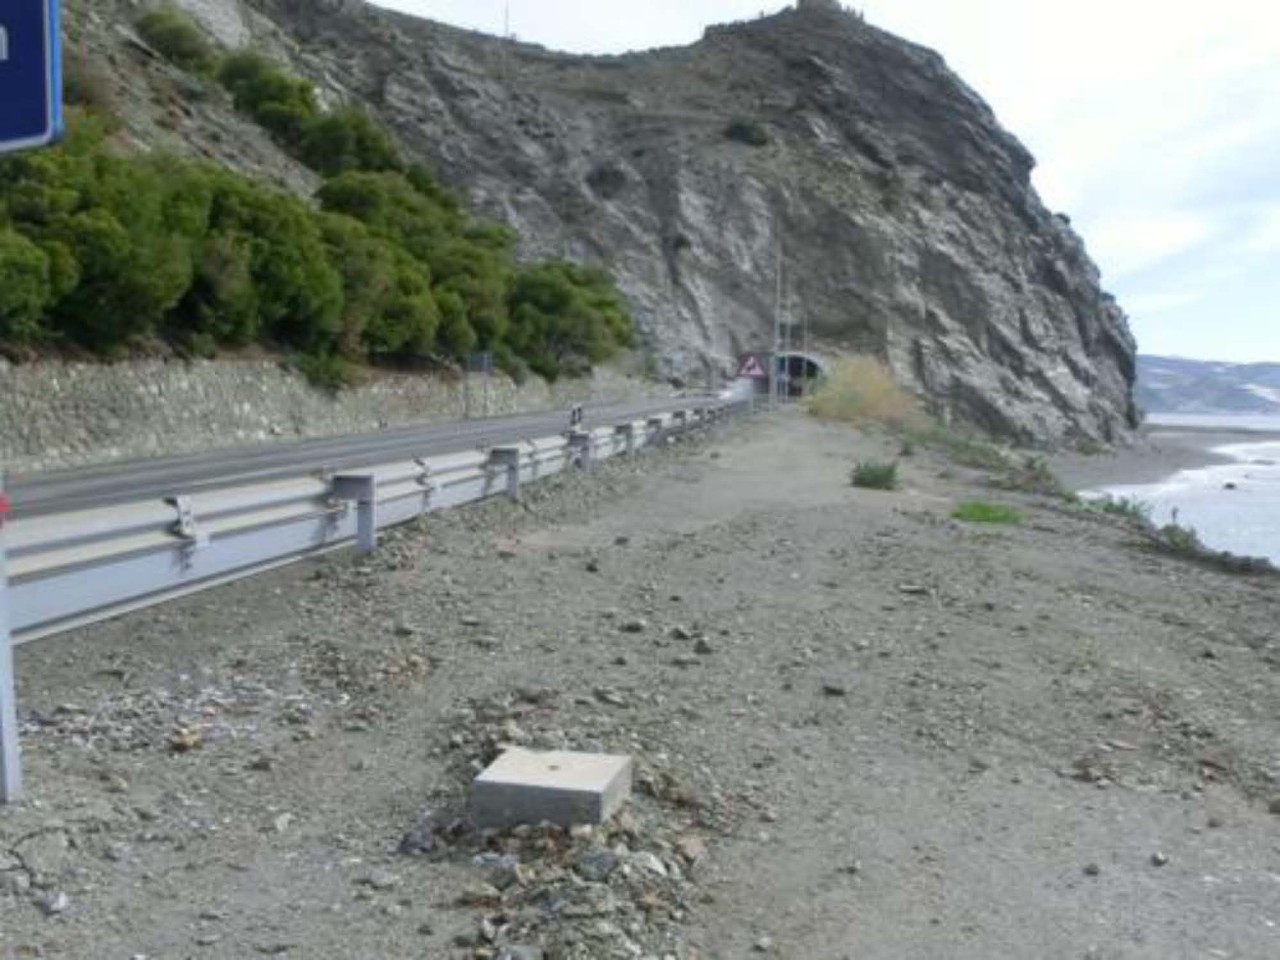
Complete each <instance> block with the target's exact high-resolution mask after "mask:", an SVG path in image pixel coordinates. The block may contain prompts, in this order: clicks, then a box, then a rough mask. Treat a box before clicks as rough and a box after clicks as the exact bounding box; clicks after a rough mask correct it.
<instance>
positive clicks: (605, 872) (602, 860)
mask: <svg viewBox="0 0 1280 960" xmlns="http://www.w3.org/2000/svg"><path fill="white" fill-rule="evenodd" d="M616 869H618V855H617V854H615V853H613V852H612V851H610V850H605V849H603V848H600V847H597V848H594V849H591V850H587V851H585V852H584V853H582V854H581V855H579V857H578V860H577V862H576V863H575V864H574V870H576V871H577V872H578V876H580V877H582V879H583V880H589V881H591V882H592V883H603V882H604V881H606V880H608V879H609V875H610V874H612V873H613V871H614V870H616Z"/></svg>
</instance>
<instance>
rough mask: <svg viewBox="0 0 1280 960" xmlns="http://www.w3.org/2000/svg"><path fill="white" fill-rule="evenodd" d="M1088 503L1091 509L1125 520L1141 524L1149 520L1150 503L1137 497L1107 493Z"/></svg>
mask: <svg viewBox="0 0 1280 960" xmlns="http://www.w3.org/2000/svg"><path fill="white" fill-rule="evenodd" d="M1088 503H1089V507H1090V508H1091V509H1094V510H1099V511H1101V512H1102V513H1106V514H1110V515H1111V516H1114V517H1124V518H1125V519H1126V520H1131V521H1133V522H1134V523H1141V524H1148V523H1150V522H1151V504H1149V503H1147V502H1146V501H1145V500H1139V499H1138V498H1137V497H1113V496H1110V495H1108V496H1104V497H1099V498H1098V499H1096V500H1092V501H1089V502H1088Z"/></svg>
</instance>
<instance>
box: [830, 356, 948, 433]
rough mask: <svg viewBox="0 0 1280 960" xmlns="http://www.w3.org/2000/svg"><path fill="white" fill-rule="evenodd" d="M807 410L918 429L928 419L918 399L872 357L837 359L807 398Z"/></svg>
mask: <svg viewBox="0 0 1280 960" xmlns="http://www.w3.org/2000/svg"><path fill="white" fill-rule="evenodd" d="M809 412H810V413H812V414H813V415H814V416H817V417H822V418H824V419H827V420H842V421H844V422H846V423H853V424H858V425H860V426H866V425H875V426H883V427H889V428H891V429H905V430H909V431H910V430H920V429H923V428H924V427H925V426H926V425H927V423H928V420H927V418H926V417H925V415H924V411H923V410H921V409H920V401H919V400H917V399H916V398H915V397H913V396H912V395H911V394H910V393H908V392H907V391H906V390H904V389H902V387H900V386H898V384H897V381H895V380H894V379H893V375H892V374H891V373H890V372H889V368H888V367H886V366H885V365H884V364H883V363H882V362H881V361H880V360H877V359H876V358H875V357H866V356H855V357H845V358H843V359H841V360H840V361H838V362H837V363H836V364H835V366H834V367H833V368H832V369H831V371H830V373H829V374H828V376H827V377H826V379H824V380H823V381H822V383H821V385H820V386H819V387H818V389H817V392H816V393H814V395H813V396H812V397H811V398H810V400H809Z"/></svg>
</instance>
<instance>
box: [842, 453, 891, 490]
mask: <svg viewBox="0 0 1280 960" xmlns="http://www.w3.org/2000/svg"><path fill="white" fill-rule="evenodd" d="M851 480H852V482H853V485H854V486H855V487H862V488H864V489H867V490H896V489H897V487H898V465H897V463H894V462H891V461H886V460H868V461H866V462H865V463H859V464H858V465H857V466H855V467H854V468H853V475H852V477H851Z"/></svg>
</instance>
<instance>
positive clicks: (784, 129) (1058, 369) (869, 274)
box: [77, 0, 1136, 441]
mask: <svg viewBox="0 0 1280 960" xmlns="http://www.w3.org/2000/svg"><path fill="white" fill-rule="evenodd" d="M86 5H87V6H88V7H90V8H92V9H93V11H96V12H97V13H98V15H99V17H98V19H99V21H100V22H99V27H100V28H105V29H96V30H94V31H84V32H83V33H92V36H91V37H88V38H87V39H88V41H89V43H90V44H91V45H93V44H96V45H97V46H98V48H99V49H100V51H103V52H105V53H106V54H107V55H108V56H110V57H112V58H114V59H115V60H117V61H119V60H121V59H122V58H125V57H128V58H130V59H135V60H136V59H137V58H136V57H135V56H134V53H133V52H131V49H132V50H136V47H132V48H130V44H131V43H132V41H131V40H130V39H129V38H128V37H127V31H124V30H122V29H121V28H120V25H119V23H118V21H119V19H120V14H121V12H122V11H128V10H136V9H138V7H137V5H135V4H132V3H125V2H124V0H77V6H79V7H80V8H82V9H84V8H85V7H86ZM180 6H182V7H184V8H186V9H187V10H188V11H189V12H190V13H191V14H193V15H194V16H195V17H197V18H198V19H199V20H200V21H201V22H202V23H203V24H205V26H206V28H207V29H208V30H209V31H210V32H211V33H213V34H214V35H215V36H217V37H219V39H220V40H222V42H224V43H227V44H234V45H245V44H252V45H255V46H259V47H262V48H264V49H266V50H268V51H270V52H271V53H272V55H273V56H277V57H279V58H280V59H282V60H284V61H285V62H287V63H288V64H289V66H290V68H291V69H293V70H295V71H296V72H298V73H299V74H301V75H303V76H306V77H307V78H308V79H310V80H311V81H312V82H313V83H316V84H317V85H318V86H319V88H320V89H321V91H322V93H323V94H324V96H325V97H327V98H329V99H331V100H332V101H333V102H335V103H348V104H354V105H357V106H360V107H362V108H364V109H366V110H368V111H369V112H370V113H372V114H373V115H374V116H376V117H377V118H378V119H379V120H381V121H382V122H383V123H384V124H385V125H386V126H387V127H388V128H389V129H391V130H392V131H393V132H394V133H395V135H396V136H397V138H398V139H399V140H400V142H401V144H402V145H403V146H404V148H405V149H406V151H407V152H408V153H409V154H410V155H411V156H413V157H415V158H416V157H421V158H424V159H426V160H428V161H429V162H430V163H431V165H432V166H433V168H434V169H435V170H436V171H437V172H438V173H439V174H440V175H441V177H442V178H443V179H445V180H446V182H448V183H450V184H452V185H453V186H454V187H456V188H458V189H460V190H463V191H465V192H466V193H467V194H468V195H469V196H470V197H471V198H472V200H473V202H474V203H475V205H476V206H477V207H478V209H479V210H480V211H481V212H482V213H484V214H486V215H488V216H491V217H494V218H496V219H498V220H501V221H503V222H505V223H507V224H509V225H510V226H512V227H513V228H514V229H515V230H516V231H517V233H518V235H519V236H520V238H521V239H520V246H519V249H520V252H521V254H522V255H524V256H526V257H529V258H535V257H537V258H542V257H549V256H557V257H559V256H568V257H570V258H572V259H575V260H582V261H586V262H591V263H598V264H601V265H604V266H606V267H608V268H609V269H610V270H611V272H612V273H613V274H614V276H615V277H616V278H617V280H618V283H619V285H620V287H621V289H622V290H623V292H624V293H625V294H626V295H627V297H628V300H629V302H630V304H631V307H632V312H633V313H634V315H635V316H636V318H637V320H638V323H639V326H640V330H641V333H642V336H643V337H644V339H645V342H646V343H647V344H648V345H649V347H650V348H651V349H652V350H653V351H654V353H655V355H656V357H657V359H658V361H659V365H660V367H661V369H662V370H663V371H664V372H665V373H667V374H669V375H672V376H678V377H682V378H686V379H693V380H695V381H697V382H701V381H702V380H703V378H704V377H706V376H708V375H711V374H716V373H719V374H727V373H730V372H731V371H732V369H733V360H734V357H735V355H736V354H738V353H741V352H746V351H749V350H759V349H764V348H767V347H768V344H769V337H770V336H771V330H772V326H773V306H774V299H775V289H776V286H777V270H776V267H775V264H776V262H777V259H778V251H779V249H781V250H782V252H783V256H782V260H783V266H784V273H785V280H784V289H785V291H786V296H787V299H788V307H789V308H790V309H791V310H793V311H794V312H795V313H796V314H797V315H799V314H803V315H804V316H805V317H806V319H807V321H808V326H809V329H810V331H811V332H812V334H813V338H814V344H815V348H816V349H817V350H818V351H819V352H822V353H826V354H839V353H843V352H864V353H870V354H873V355H876V356H878V357H880V358H881V359H883V360H884V361H885V362H886V363H887V364H888V365H889V367H890V368H891V369H892V371H893V373H894V375H895V376H896V377H897V378H898V379H899V380H900V381H901V382H903V383H904V384H905V385H907V386H908V387H910V388H911V389H913V390H915V391H916V392H917V393H919V394H920V395H922V396H923V397H925V398H926V400H927V402H928V405H929V407H930V409H931V410H932V412H933V413H935V414H936V415H937V416H938V417H939V418H940V419H941V420H943V421H951V420H957V421H964V422H968V423H973V424H976V425H978V426H980V427H983V428H985V429H987V430H989V431H991V432H993V433H997V434H1001V435H1005V436H1009V437H1012V438H1016V439H1021V440H1027V441H1039V440H1047V441H1059V440H1065V439H1071V438H1092V439H1101V440H1114V439H1123V438H1124V437H1125V436H1127V435H1128V433H1129V431H1130V430H1131V429H1132V427H1133V426H1134V424H1135V423H1136V409H1135V408H1134V406H1133V403H1132V397H1131V386H1132V382H1133V377H1134V373H1135V371H1134V361H1133V356H1134V352H1135V349H1136V347H1135V344H1134V342H1133V338H1132V335H1131V333H1130V332H1129V329H1128V326H1127V322H1126V319H1125V317H1124V314H1123V311H1122V310H1120V308H1119V307H1118V305H1117V304H1116V303H1115V301H1114V299H1113V298H1111V297H1110V296H1109V295H1108V294H1106V293H1105V291H1103V290H1102V288H1101V286H1100V280H1099V276H1098V271H1097V268H1096V267H1095V266H1094V265H1093V263H1092V262H1091V261H1090V260H1089V258H1088V255H1087V252H1086V251H1085V249H1084V245H1083V242H1082V241H1081V240H1080V238H1079V237H1078V236H1077V235H1076V234H1075V233H1074V232H1073V231H1072V230H1071V228H1070V225H1069V222H1068V221H1067V220H1066V218H1065V217H1061V216H1058V215H1055V214H1052V213H1050V212H1049V211H1047V210H1046V209H1045V208H1044V206H1043V205H1042V204H1041V203H1040V200H1039V198H1038V196H1037V195H1036V194H1035V191H1034V189H1033V187H1032V185H1031V181H1030V174H1031V170H1032V168H1033V166H1034V160H1033V159H1032V157H1031V155H1030V154H1029V153H1028V152H1027V150H1026V149H1025V147H1023V146H1022V145H1021V143H1019V142H1018V141H1017V139H1016V138H1015V137H1014V136H1013V135H1012V134H1009V133H1008V132H1007V131H1005V130H1004V129H1003V128H1002V127H1000V125H999V123H998V121H997V120H996V118H995V116H994V114H993V113H992V111H991V109H990V107H988V106H987V105H986V103H985V102H984V101H983V100H982V99H981V97H979V96H978V94H977V93H976V92H974V91H973V90H972V89H970V88H969V87H968V86H967V85H965V84H964V83H963V82H962V81H961V80H960V79H959V78H958V77H956V76H955V74H954V73H952V72H951V71H950V69H949V68H948V67H947V66H946V64H945V61H944V60H943V59H942V57H940V56H939V55H938V54H936V53H934V52H933V51H930V50H927V49H926V48H923V47H920V46H918V45H916V44H912V43H908V42H907V41H903V40H901V39H899V38H897V37H894V36H893V35H891V34H888V33H886V32H885V31H882V30H879V29H878V28H876V27H874V26H872V25H870V24H867V23H866V22H865V21H863V20H861V19H860V18H858V17H856V16H854V15H852V14H849V13H846V12H843V11H841V10H839V9H838V8H837V7H836V6H835V5H833V4H830V3H826V2H806V3H804V4H802V8H801V9H789V10H786V11H784V12H782V13H780V14H777V15H775V16H772V17H765V18H762V19H758V20H752V21H746V22H742V23H737V24H730V25H725V26H717V27H711V28H708V30H707V31H706V34H705V35H704V37H703V39H702V40H701V41H699V42H698V43H695V44H693V45H691V46H687V47H675V48H664V49H661V50H656V51H648V52H635V53H628V54H623V55H615V56H605V57H590V56H582V55H571V54H560V53H556V52H554V51H549V50H547V49H545V48H542V47H534V46H531V45H528V44H521V43H513V42H511V41H506V40H502V39H500V38H494V37H487V36H485V35H484V34H480V33H476V32H474V31H465V30H460V29H457V28H453V27H448V26H446V25H443V24H438V23H434V22H432V21H426V20H421V19H418V18H414V17H410V16H408V15H405V14H399V13H395V12H391V11H385V10H382V9H380V8H376V7H372V6H370V5H367V4H365V3H363V2H361V0H317V2H305V3H304V2H302V0H252V2H250V0H180ZM113 20H114V21H116V22H114V23H113V22H111V21H113ZM122 38H123V39H122ZM155 73H156V70H155V69H154V68H148V74H155ZM166 82H168V83H172V78H168V79H167V80H166ZM175 96H176V97H177V98H178V99H179V100H184V98H183V96H182V94H181V93H180V92H179V93H176V94H175ZM140 99H142V98H138V97H134V98H133V103H132V106H133V107H134V110H133V111H132V112H128V113H126V121H127V123H128V125H129V128H130V131H131V132H132V133H135V134H136V135H137V136H138V138H139V139H142V140H149V141H151V142H153V143H155V144H156V145H158V146H160V147H161V148H165V147H166V146H167V145H171V141H172V140H173V139H174V138H173V137H171V136H170V137H167V136H166V131H165V130H164V129H163V127H162V125H160V124H158V123H156V121H155V116H154V113H155V111H154V109H153V107H151V106H150V105H147V104H145V103H139V102H138V101H139V100H140ZM181 108H182V109H181V110H179V111H177V112H179V113H186V112H190V113H192V114H195V115H196V116H199V115H201V114H209V115H212V114H214V113H216V111H217V109H219V105H218V104H216V103H214V104H202V103H192V102H185V101H184V102H182V103H181ZM232 122H233V121H228V120H226V119H225V118H224V119H219V120H218V123H219V124H220V125H221V126H222V127H227V126H228V125H230V124H231V123H232ZM176 123H177V124H178V130H180V131H185V132H186V133H187V137H186V139H185V140H184V141H183V142H180V143H178V145H177V146H178V148H179V149H186V150H195V151H198V152H202V153H205V154H206V155H210V156H214V157H219V158H223V157H225V158H226V161H225V162H230V163H233V164H237V165H242V166H244V167H245V168H247V169H254V168H255V167H256V169H257V170H258V171H260V172H261V171H262V170H263V168H266V174H267V175H268V176H271V177H273V178H274V179H277V180H280V181H282V182H286V183H287V184H288V185H289V186H290V187H291V188H292V189H296V190H300V191H305V189H306V184H307V181H308V177H307V175H306V173H305V171H298V170H297V169H296V165H294V166H290V165H288V164H287V163H283V162H276V161H274V160H270V159H266V158H264V157H261V156H259V155H258V154H259V152H260V151H259V150H258V147H259V143H258V142H257V140H255V138H253V137H249V138H248V139H247V140H246V141H245V142H244V143H241V142H234V141H233V142H228V138H227V137H226V136H225V135H223V136H222V140H221V142H214V141H213V140H212V139H211V138H209V137H206V136H205V135H204V134H203V133H202V132H201V130H200V124H199V123H196V124H194V126H184V125H185V124H186V123H187V121H186V120H185V119H180V120H178V121H176ZM735 131H736V132H735ZM168 132H169V133H171V132H172V131H168ZM166 141H170V144H167V143H166ZM150 145H151V144H148V146H150ZM250 154H252V155H250Z"/></svg>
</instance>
